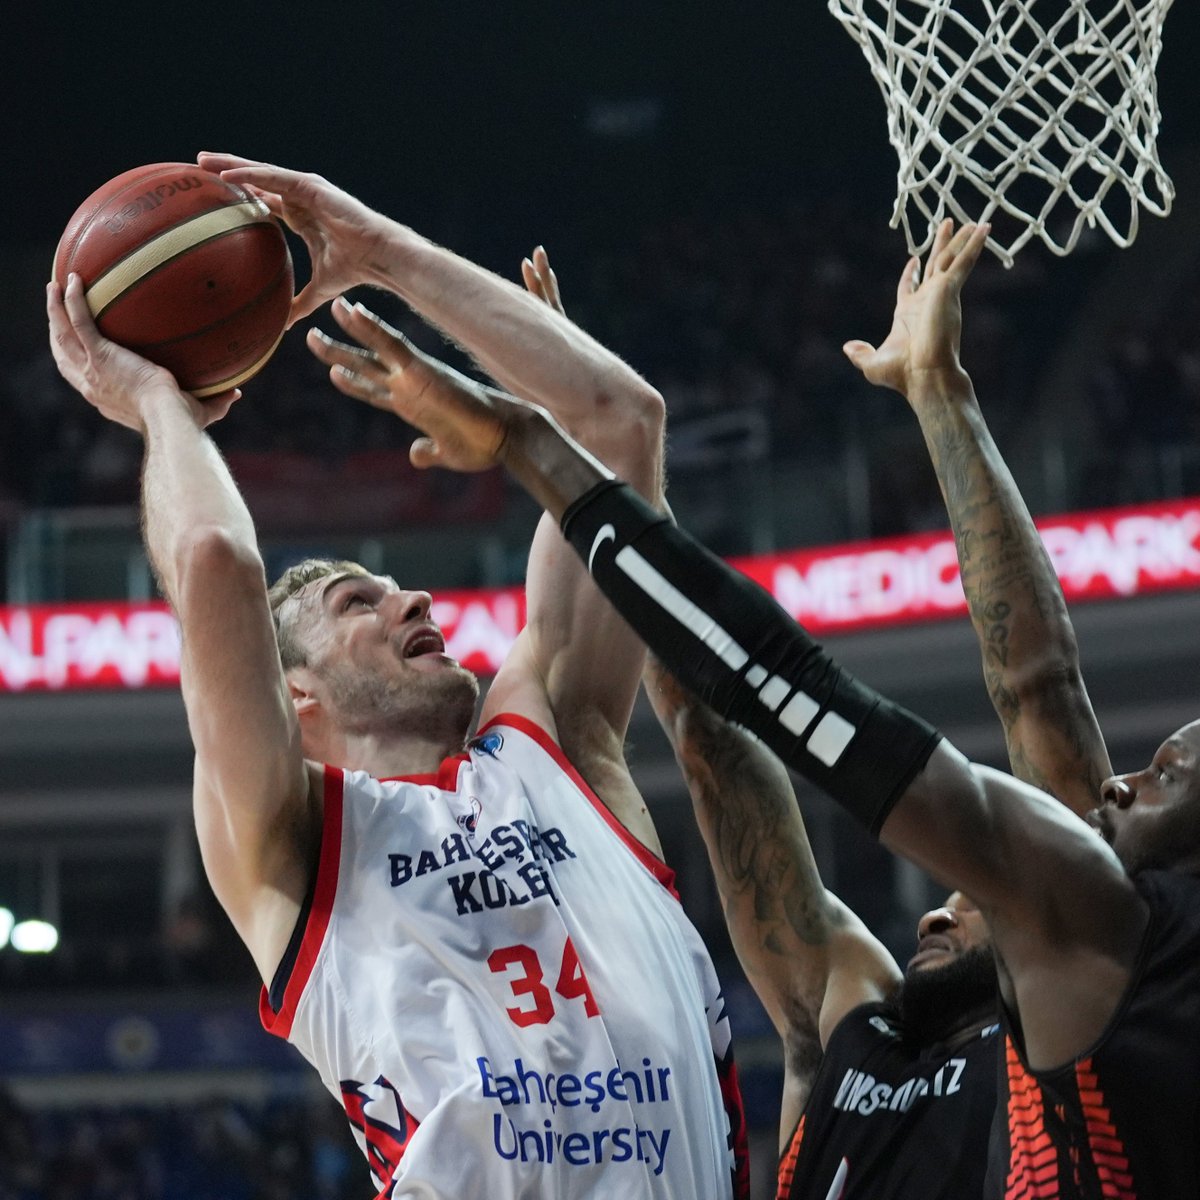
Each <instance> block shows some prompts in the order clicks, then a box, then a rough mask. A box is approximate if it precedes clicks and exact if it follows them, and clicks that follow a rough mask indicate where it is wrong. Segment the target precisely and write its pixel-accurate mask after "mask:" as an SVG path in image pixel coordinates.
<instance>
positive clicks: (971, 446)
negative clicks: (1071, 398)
mask: <svg viewBox="0 0 1200 1200" xmlns="http://www.w3.org/2000/svg"><path fill="white" fill-rule="evenodd" d="M913 407H914V409H915V410H916V412H917V415H918V417H919V418H920V421H921V429H922V432H923V433H924V435H925V440H926V443H927V445H928V447H929V452H930V456H931V458H932V460H933V465H934V469H935V471H936V473H937V478H938V484H939V486H940V487H941V490H942V496H943V498H944V500H945V502H946V509H947V512H948V514H949V516H950V524H951V527H952V529H953V531H954V539H955V545H956V547H957V550H958V559H959V568H960V572H961V576H962V584H963V591H964V593H965V595H966V598H967V606H968V609H969V612H970V616H971V621H972V624H973V625H974V627H975V632H976V635H977V637H978V639H979V646H980V652H981V655H982V658H983V670H984V679H985V682H986V684H987V689H988V694H989V696H990V697H991V700H992V703H993V705H994V707H995V709H996V712H997V714H998V715H999V717H1000V720H1001V722H1002V723H1003V726H1004V731H1005V737H1006V740H1007V742H1008V748H1009V760H1010V764H1011V766H1012V769H1013V773H1014V774H1015V775H1017V776H1018V777H1019V778H1021V779H1024V780H1026V781H1027V782H1029V783H1032V784H1034V785H1035V786H1037V787H1041V788H1043V789H1044V790H1047V791H1050V792H1051V793H1053V794H1054V795H1056V796H1058V797H1059V798H1060V799H1062V800H1064V802H1066V803H1068V804H1070V805H1071V806H1072V807H1077V806H1078V805H1081V804H1082V803H1083V802H1084V797H1085V793H1086V796H1088V797H1091V796H1094V795H1095V791H1094V790H1092V789H1093V783H1095V782H1098V780H1099V779H1100V778H1102V777H1103V774H1104V773H1106V772H1107V764H1108V758H1107V752H1106V751H1105V750H1104V745H1103V741H1102V739H1101V737H1100V731H1099V728H1098V726H1097V724H1096V719H1095V715H1094V714H1093V712H1092V709H1091V704H1090V702H1089V701H1088V700H1087V693H1086V690H1085V689H1084V686H1083V680H1082V677H1081V675H1080V672H1079V656H1078V650H1077V647H1076V642H1075V634H1074V630H1073V629H1072V627H1071V621H1070V617H1069V614H1068V612H1067V608H1066V603H1065V601H1064V599H1063V595H1062V588H1061V586H1060V584H1059V582H1058V577H1057V576H1056V574H1055V572H1054V567H1053V564H1052V563H1051V561H1050V557H1049V555H1048V554H1047V552H1046V549H1045V546H1044V545H1043V544H1042V540H1041V537H1040V536H1039V534H1038V532H1037V529H1036V528H1035V526H1034V524H1033V519H1032V517H1030V515H1029V512H1028V510H1027V508H1026V507H1025V503H1024V501H1023V499H1022V498H1021V494H1020V492H1019V491H1018V489H1017V485H1016V482H1015V480H1014V479H1013V478H1012V475H1011V473H1010V472H1009V470H1008V467H1007V466H1006V464H1005V463H1004V460H1003V459H1002V458H1001V457H1000V452H999V450H998V449H997V448H996V445H995V443H994V442H993V441H992V437H991V434H990V433H989V432H988V429H987V426H986V424H985V422H984V420H983V417H982V414H981V413H980V412H979V409H978V407H977V405H976V403H975V399H974V395H973V393H971V392H970V391H969V389H968V390H967V391H966V392H964V393H963V394H961V395H956V396H946V395H938V396H936V397H934V396H929V397H924V398H918V399H917V400H916V401H915V402H914V405H913ZM1088 802H1089V803H1090V800H1089V801H1088Z"/></svg>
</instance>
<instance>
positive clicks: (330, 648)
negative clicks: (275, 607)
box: [296, 573, 478, 733]
mask: <svg viewBox="0 0 1200 1200" xmlns="http://www.w3.org/2000/svg"><path fill="white" fill-rule="evenodd" d="M297 601H298V607H299V611H298V615H297V618H296V619H297V620H298V621H299V622H300V627H299V629H298V633H299V635H300V639H301V641H302V643H303V646H304V649H305V652H306V657H307V665H308V669H309V670H310V671H311V672H312V674H313V675H314V676H315V677H316V678H317V680H318V686H319V687H320V689H321V693H322V694H321V701H322V704H323V705H324V706H325V707H326V708H327V709H328V710H329V711H330V713H331V715H332V716H333V717H334V719H335V720H337V721H338V722H339V723H340V724H341V725H342V726H343V727H344V728H346V729H347V730H349V731H361V730H363V729H366V728H384V727H386V726H389V725H392V724H393V723H395V722H398V721H399V722H404V723H406V724H407V725H408V726H410V727H412V726H414V725H415V726H417V727H426V726H429V724H430V723H431V722H432V723H433V724H435V725H437V726H441V725H442V724H443V723H445V722H447V721H448V722H449V723H451V724H454V725H456V726H457V725H458V724H460V723H461V725H462V726H463V731H464V733H465V729H466V726H467V725H469V723H470V720H471V716H472V714H473V712H474V706H475V699H476V696H477V694H478V683H477V681H476V679H475V676H474V675H472V674H471V673H470V672H469V671H467V670H465V669H464V668H463V667H461V666H460V665H459V664H458V663H457V662H456V661H455V660H454V659H453V658H451V657H450V656H449V655H448V654H447V653H446V641H445V638H444V637H443V635H442V631H441V630H440V629H439V628H438V626H437V625H436V624H435V622H434V621H433V620H432V619H431V617H430V607H431V604H432V599H431V597H430V595H429V593H428V592H418V591H407V590H405V589H403V588H401V587H400V586H399V585H398V584H397V583H396V581H395V580H394V579H390V578H388V577H387V576H380V575H368V574H355V573H346V574H341V575H334V576H332V577H327V578H324V579H319V580H316V581H314V582H313V583H311V584H309V585H308V587H307V588H305V589H303V590H302V591H301V592H300V593H299V594H298V596H297Z"/></svg>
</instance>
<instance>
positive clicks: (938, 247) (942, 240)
mask: <svg viewBox="0 0 1200 1200" xmlns="http://www.w3.org/2000/svg"><path fill="white" fill-rule="evenodd" d="M953 238H954V221H953V220H952V219H951V218H950V217H947V218H946V219H945V220H944V221H943V222H942V223H941V224H940V225H939V226H938V227H937V233H935V234H934V235H933V245H932V246H931V247H930V250H929V258H928V259H927V260H926V265H925V278H926V279H928V278H929V277H930V276H931V275H935V274H939V273H940V272H942V271H944V270H945V269H946V267H947V265H948V261H949V260H948V259H947V258H946V248H947V247H948V246H949V245H950V244H951V242H952V241H953Z"/></svg>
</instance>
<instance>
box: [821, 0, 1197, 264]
mask: <svg viewBox="0 0 1200 1200" xmlns="http://www.w3.org/2000/svg"><path fill="white" fill-rule="evenodd" d="M1171 3H1172V0H828V4H829V11H830V12H831V13H832V14H833V15H834V16H835V17H837V19H838V20H839V21H841V23H842V24H843V25H844V26H845V28H846V29H847V31H848V32H849V33H850V35H851V36H852V37H853V38H854V40H855V41H856V42H857V43H858V44H859V46H860V47H861V49H862V52H863V54H864V55H865V57H866V59H867V62H868V63H869V64H870V67H871V74H872V75H874V77H875V81H876V82H877V83H878V84H879V87H880V90H881V91H882V92H883V97H884V101H885V102H886V104H887V111H888V137H889V139H890V141H891V143H892V145H893V146H894V147H895V148H896V153H897V154H898V155H899V158H900V169H899V172H898V174H897V191H896V205H895V208H894V209H893V210H892V221H891V225H892V228H893V229H894V228H896V227H897V226H898V225H902V226H903V227H904V234H905V237H906V239H907V241H908V246H909V250H910V251H911V252H912V253H914V254H920V253H922V252H923V251H924V250H926V249H927V248H928V247H929V245H930V243H931V242H932V240H933V233H934V230H935V228H936V226H937V224H938V222H939V221H941V220H942V219H943V218H944V217H947V216H952V217H954V218H955V219H956V220H957V221H960V222H964V221H991V222H992V227H993V228H992V236H991V237H990V238H989V239H988V246H989V248H990V249H991V250H992V251H994V252H995V254H996V255H997V257H998V258H999V259H1000V260H1001V261H1002V262H1003V263H1004V265H1005V266H1011V265H1012V261H1013V256H1014V255H1015V254H1016V253H1017V251H1018V250H1020V249H1021V247H1022V246H1024V245H1025V244H1026V243H1027V242H1028V241H1029V240H1030V239H1031V238H1033V237H1038V238H1040V239H1041V240H1042V241H1043V242H1044V243H1045V244H1046V245H1047V246H1048V247H1049V248H1050V250H1052V251H1053V252H1054V253H1055V254H1058V255H1066V254H1070V253H1071V251H1072V250H1073V249H1075V246H1076V244H1077V243H1078V241H1079V237H1080V234H1081V233H1082V232H1083V230H1084V228H1085V227H1086V228H1089V229H1090V228H1095V227H1096V226H1099V227H1100V228H1101V229H1103V230H1104V232H1105V233H1106V234H1108V236H1109V237H1110V238H1112V240H1113V241H1114V242H1116V244H1117V245H1118V246H1122V247H1124V246H1128V245H1130V244H1131V243H1132V242H1133V239H1134V238H1135V237H1136V236H1137V230H1138V215H1139V211H1140V210H1141V209H1142V208H1144V209H1145V210H1146V211H1147V212H1149V213H1153V214H1154V215H1155V216H1159V217H1165V216H1166V215H1167V214H1168V213H1169V212H1170V211H1171V202H1172V200H1173V199H1174V196H1175V189H1174V186H1173V185H1172V183H1171V180H1170V178H1169V177H1168V176H1167V174H1166V172H1165V171H1164V170H1163V167H1162V164H1161V163H1160V162H1159V159H1158V151H1157V147H1156V144H1155V139H1156V138H1157V136H1158V128H1159V121H1160V116H1159V109H1158V90H1157V84H1156V79H1155V68H1156V67H1157V65H1158V56H1159V53H1160V51H1161V50H1162V28H1163V21H1164V19H1165V17H1166V13H1167V9H1169V8H1170V7H1171ZM922 222H924V227H922Z"/></svg>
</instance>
